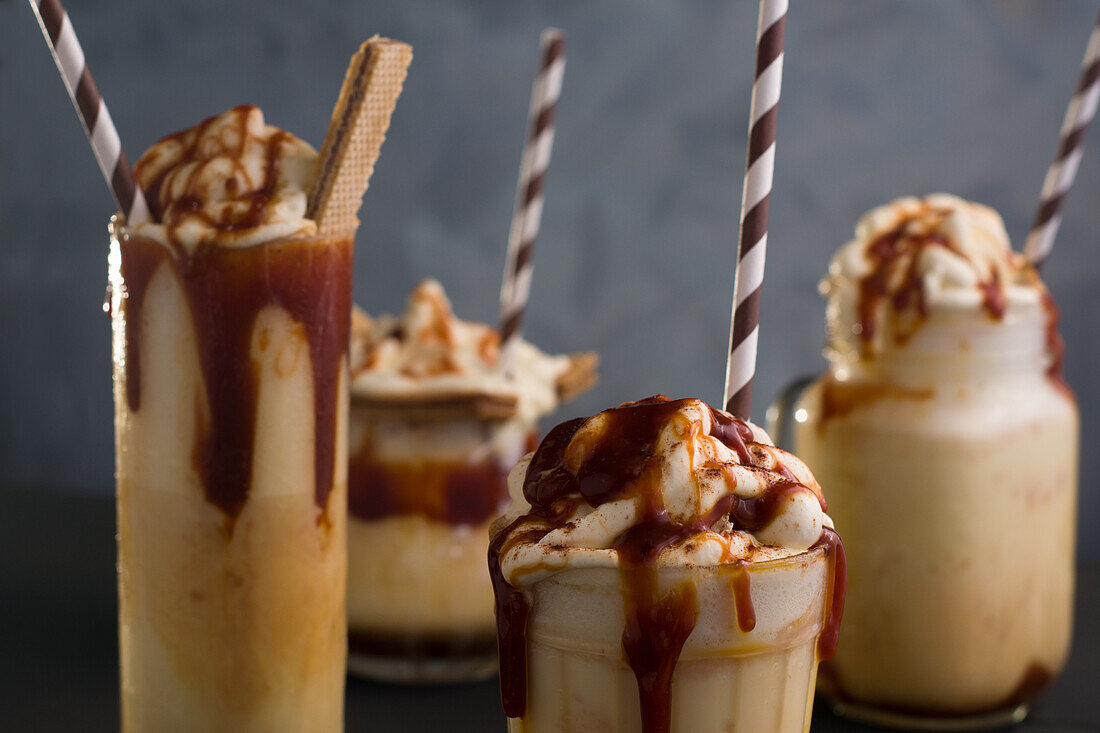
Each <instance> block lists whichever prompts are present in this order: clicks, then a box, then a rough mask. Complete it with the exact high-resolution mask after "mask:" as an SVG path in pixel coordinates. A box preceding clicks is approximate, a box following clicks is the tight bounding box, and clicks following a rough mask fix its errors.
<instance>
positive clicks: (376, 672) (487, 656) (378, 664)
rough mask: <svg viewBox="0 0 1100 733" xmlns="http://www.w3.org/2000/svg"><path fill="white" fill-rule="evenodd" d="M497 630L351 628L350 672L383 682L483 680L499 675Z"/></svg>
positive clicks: (446, 682)
mask: <svg viewBox="0 0 1100 733" xmlns="http://www.w3.org/2000/svg"><path fill="white" fill-rule="evenodd" d="M496 671H497V640H496V634H494V633H492V632H489V631H484V632H473V633H465V634H462V633H441V634H424V633H421V632H408V633H401V632H394V631H366V630H361V629H360V630H356V629H352V630H351V631H349V633H348V672H349V673H351V674H352V675H355V676H356V677H362V678H364V679H368V680H376V681H379V682H401V683H406V684H425V685H430V684H452V683H456V682H480V681H481V680H486V679H489V678H490V677H492V676H493V675H494V674H496Z"/></svg>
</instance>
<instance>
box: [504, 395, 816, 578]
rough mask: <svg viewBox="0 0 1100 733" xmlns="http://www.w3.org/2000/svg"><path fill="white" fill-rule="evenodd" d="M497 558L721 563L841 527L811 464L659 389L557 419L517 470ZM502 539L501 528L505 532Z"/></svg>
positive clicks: (791, 550) (781, 549) (771, 552)
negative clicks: (592, 412)
mask: <svg viewBox="0 0 1100 733" xmlns="http://www.w3.org/2000/svg"><path fill="white" fill-rule="evenodd" d="M508 483H509V492H510V494H511V497H512V505H511V507H510V508H509V510H508V513H507V514H506V515H505V516H504V518H502V519H501V520H498V524H497V526H496V528H495V531H497V532H504V533H507V537H505V538H504V539H503V542H501V543H500V547H501V551H500V570H501V572H502V574H503V576H504V579H505V580H506V581H507V582H508V583H509V584H511V585H513V586H516V587H519V586H523V585H528V584H531V583H534V582H537V581H538V580H541V579H542V578H545V577H546V576H547V575H549V574H551V573H554V572H557V571H560V570H564V569H566V568H583V567H609V566H610V567H615V566H618V565H619V564H620V559H621V556H622V553H623V552H628V553H630V554H631V556H632V557H633V556H637V554H638V552H641V553H642V554H646V555H647V556H648V557H649V558H650V559H651V560H652V561H653V562H655V563H656V564H658V565H662V566H667V565H704V566H711V565H718V564H722V563H732V562H737V561H760V560H769V559H776V558H780V557H786V556H789V555H792V554H797V553H799V552H802V551H804V550H806V549H808V548H810V547H811V546H813V545H814V544H815V543H816V542H818V540H820V539H821V536H822V532H823V528H825V527H829V528H832V520H830V519H829V517H828V515H826V514H825V501H824V497H823V495H822V491H821V487H820V486H819V485H818V484H817V482H816V481H815V480H814V477H813V475H812V474H811V473H810V470H809V469H808V468H807V467H806V465H805V464H804V463H803V462H802V461H800V460H799V459H798V458H796V457H795V456H793V455H791V454H790V453H787V452H786V451H783V450H780V449H778V448H776V447H775V446H774V445H772V442H771V440H770V439H769V437H768V436H767V434H766V433H765V432H764V431H763V430H761V429H760V428H758V427H757V426H755V425H753V424H751V423H747V422H743V421H741V420H738V419H736V418H734V417H732V416H730V415H729V414H727V413H724V412H720V411H717V410H714V409H712V408H711V407H710V406H708V405H707V404H706V403H704V402H703V401H702V400H698V399H682V400H675V401H674V400H669V399H668V398H666V397H663V396H661V395H657V396H655V397H651V398H649V399H646V400H641V401H639V402H632V403H627V404H625V405H622V406H621V407H618V408H614V409H611V410H605V411H604V412H601V413H600V414H598V415H596V416H595V417H592V418H589V419H584V418H578V419H576V420H572V421H570V422H567V423H563V424H561V425H559V426H558V427H556V428H554V430H552V431H551V432H550V433H549V434H548V435H547V436H546V438H545V439H544V440H543V442H542V444H541V445H540V446H539V449H538V450H537V451H535V452H534V453H533V454H530V455H528V456H526V457H525V458H524V459H523V460H522V461H520V462H519V464H517V465H516V467H515V468H514V469H513V470H512V473H511V475H510V476H509V482H508ZM498 539H499V538H498Z"/></svg>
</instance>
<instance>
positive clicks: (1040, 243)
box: [1024, 17, 1100, 267]
mask: <svg viewBox="0 0 1100 733" xmlns="http://www.w3.org/2000/svg"><path fill="white" fill-rule="evenodd" d="M1098 102H1100V17H1098V18H1097V19H1096V25H1095V26H1094V27H1093V29H1092V35H1090V36H1089V43H1088V47H1087V48H1086V49H1085V59H1084V61H1082V62H1081V77H1080V80H1079V81H1078V82H1077V89H1076V90H1074V92H1073V97H1072V98H1071V99H1070V100H1069V107H1068V108H1067V109H1066V117H1065V120H1064V121H1063V122H1062V132H1061V135H1060V137H1059V140H1058V151H1057V152H1056V153H1055V154H1054V162H1053V163H1051V164H1050V168H1048V169H1047V175H1046V178H1045V179H1044V180H1043V189H1042V192H1041V193H1040V194H1039V210H1038V211H1037V212H1035V220H1034V221H1033V222H1032V224H1031V231H1030V232H1029V233H1028V235H1027V243H1026V244H1025V245H1024V256H1025V257H1026V258H1027V260H1028V262H1030V263H1031V264H1032V265H1034V266H1035V267H1039V266H1041V265H1042V264H1043V262H1044V261H1045V260H1046V258H1047V255H1049V254H1050V250H1051V249H1053V248H1054V238H1055V237H1056V236H1057V235H1058V227H1059V225H1060V224H1061V223H1062V200H1063V199H1064V198H1065V197H1066V193H1067V192H1068V191H1069V189H1070V186H1072V185H1073V179H1074V177H1075V176H1076V175H1077V167H1078V166H1079V165H1081V155H1082V153H1083V152H1084V147H1083V145H1082V143H1083V142H1084V138H1085V130H1087V129H1088V126H1089V123H1090V122H1092V118H1093V117H1094V116H1095V115H1096V106H1097V103H1098Z"/></svg>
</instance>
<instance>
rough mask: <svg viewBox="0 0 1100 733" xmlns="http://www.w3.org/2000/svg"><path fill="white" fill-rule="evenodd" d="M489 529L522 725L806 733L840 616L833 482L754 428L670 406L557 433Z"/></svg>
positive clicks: (664, 402) (635, 409) (505, 657)
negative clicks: (821, 665) (823, 483)
mask: <svg viewBox="0 0 1100 733" xmlns="http://www.w3.org/2000/svg"><path fill="white" fill-rule="evenodd" d="M509 491H510V493H511V497H512V504H511V506H510V507H509V510H508V512H507V513H506V514H505V516H504V517H502V518H501V519H499V520H498V521H497V522H496V523H495V524H494V525H493V528H492V540H491V544H490V550H489V571H490V574H491V576H492V579H493V586H494V590H495V592H496V613H497V629H498V637H499V641H498V645H499V649H500V674H501V697H502V702H503V706H504V712H505V714H506V715H507V716H508V718H509V721H508V729H509V730H510V731H513V732H514V733H519V732H520V731H523V733H564V732H565V731H575V730H584V731H600V733H636V732H637V733H670V732H671V733H688V732H689V731H720V730H737V731H741V730H745V731H769V732H774V733H805V732H806V731H808V730H809V728H810V715H811V710H812V704H813V694H814V680H815V676H816V672H817V666H818V662H819V660H821V659H827V658H829V657H830V656H832V654H833V651H834V648H835V643H836V638H837V632H838V626H839V623H840V617H841V613H842V610H843V604H844V577H845V570H844V549H843V546H842V545H841V544H840V539H839V537H838V536H837V534H836V532H834V531H833V529H832V521H831V520H830V519H829V517H828V516H827V515H826V514H825V511H824V505H825V502H824V497H823V495H822V491H821V487H820V486H819V485H818V483H817V482H816V481H815V480H814V477H813V475H811V473H810V471H809V469H807V467H806V465H805V464H804V463H802V462H801V461H800V460H798V459H797V458H795V457H794V456H793V455H791V454H789V453H787V452H785V451H782V450H779V449H778V448H775V447H774V446H773V445H772V444H771V441H770V439H769V438H768V436H767V435H766V434H765V433H764V432H763V431H762V430H761V429H760V428H757V427H756V426H754V425H751V424H749V423H746V422H743V421H740V420H737V419H735V418H733V417H732V416H730V415H729V414H727V413H724V412H721V411H718V410H714V409H712V408H710V407H709V406H708V405H706V404H705V403H704V402H702V401H701V400H696V399H683V400H669V399H667V398H665V397H662V396H659V395H658V396H656V397H651V398H649V399H646V400H642V401H639V402H632V403H627V404H625V405H622V406H620V407H618V408H615V409H611V410H605V411H604V412H601V413H600V414H598V415H596V416H595V417H592V418H578V419H576V420H570V421H569V422H566V423H562V424H561V425H559V426H558V427H556V428H554V429H553V430H552V431H551V432H550V433H549V434H548V435H547V436H546V438H545V439H544V440H543V441H542V443H541V444H540V446H539V447H538V449H537V450H536V451H535V452H534V453H533V454H531V455H528V456H527V457H525V458H524V460H523V461H521V462H520V463H519V464H517V465H516V467H515V468H514V469H513V471H512V473H511V476H510V478H509Z"/></svg>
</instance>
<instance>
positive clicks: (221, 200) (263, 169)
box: [133, 105, 318, 251]
mask: <svg viewBox="0 0 1100 733" xmlns="http://www.w3.org/2000/svg"><path fill="white" fill-rule="evenodd" d="M317 161H318V155H317V151H316V150H314V149H313V148H312V147H311V146H310V145H309V143H307V142H305V141H304V140H301V139H299V138H297V137H295V136H294V135H291V134H290V133H289V132H285V131H283V130H280V129H279V128H277V127H273V126H271V125H268V124H265V123H264V114H263V112H262V111H261V110H260V108H259V107H254V106H250V105H244V106H240V107H234V108H233V109H231V110H229V111H227V112H224V113H222V114H220V115H218V116H216V117H211V118H209V119H207V120H204V121H203V122H200V123H199V124H198V125H196V126H194V127H191V128H188V129H186V130H183V131H182V132H177V133H176V134H174V135H169V136H168V137H166V138H164V139H163V140H161V141H160V142H158V143H156V144H155V145H153V146H152V147H150V148H149V149H148V150H147V151H145V154H144V155H142V156H141V159H140V160H139V161H138V164H137V166H136V168H135V175H136V176H137V180H138V183H139V184H140V185H141V187H142V189H143V190H144V191H145V193H146V197H147V198H148V201H149V208H150V210H151V211H152V213H153V216H154V221H151V222H143V223H141V224H138V225H137V226H135V227H134V228H133V231H134V232H135V233H137V234H141V235H143V236H147V237H151V238H153V239H157V240H159V241H162V242H165V243H173V244H177V245H180V246H182V247H184V248H185V249H187V250H188V251H193V250H194V249H195V248H196V247H198V246H199V245H202V244H216V245H219V246H228V247H246V246H249V245H252V244H257V243H259V242H264V241H269V240H272V239H277V238H280V237H288V236H296V235H299V236H309V235H311V234H313V233H315V232H316V229H317V227H316V224H315V223H314V222H313V221H311V220H310V219H307V218H306V207H307V205H308V197H309V191H310V188H311V187H312V185H313V181H314V178H315V177H316V170H317Z"/></svg>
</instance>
